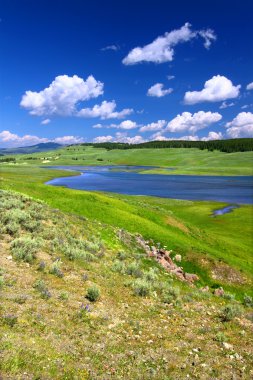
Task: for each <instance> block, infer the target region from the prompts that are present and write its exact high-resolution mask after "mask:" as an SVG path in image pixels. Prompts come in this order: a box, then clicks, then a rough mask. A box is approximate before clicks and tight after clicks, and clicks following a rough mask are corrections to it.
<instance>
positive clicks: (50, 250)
mask: <svg viewBox="0 0 253 380" xmlns="http://www.w3.org/2000/svg"><path fill="white" fill-rule="evenodd" d="M15 157H16V164H12V163H10V164H1V165H0V189H2V191H1V190H0V240H1V243H0V301H1V302H0V337H1V339H0V378H1V377H2V378H3V379H4V380H5V379H7V380H12V379H15V380H21V379H22V380H25V379H27V380H34V379H37V380H39V379H41V380H46V379H56V380H57V379H59V380H72V379H76V380H79V379H80V380H83V379H84V380H85V379H87V380H94V379H99V380H100V379H101V380H102V379H103V380H104V379H136V380H139V379H145V380H146V379H157V380H161V379H162V380H172V379H173V380H174V379H180V380H181V379H185V378H190V379H203V380H204V379H222V380H223V379H224V380H226V379H231V378H233V377H234V378H238V379H245V380H247V379H250V378H251V377H252V376H253V372H252V364H253V363H252V347H253V344H252V343H253V336H252V323H253V320H252V315H253V312H252V306H253V304H252V296H253V290H252V281H253V280H252V273H253V257H252V253H251V252H252V246H253V240H252V228H253V213H252V206H246V205H245V206H241V207H240V208H238V209H235V210H234V211H233V212H232V213H230V214H225V215H222V216H219V217H212V212H213V210H215V209H217V208H221V207H222V206H223V205H224V204H222V203H219V202H191V201H179V200H173V199H161V198H155V197H146V196H138V197H137V196H126V195H119V194H111V193H99V192H87V191H78V190H70V189H67V188H63V187H53V186H48V185H45V182H46V181H48V180H50V179H52V178H54V177H56V176H58V177H59V176H66V172H65V171H55V170H54V171H52V170H49V169H48V168H46V166H47V165H70V164H71V165H114V164H115V165H116V164H126V165H130V164H132V165H154V166H159V168H158V169H156V170H155V172H159V173H161V174H170V172H168V171H166V170H165V169H164V167H173V168H174V169H175V170H173V174H174V173H177V174H219V175H222V174H224V175H225V174H226V175H242V174H244V175H249V174H252V173H251V172H252V169H251V158H252V153H249V152H244V153H243V152H242V153H231V154H227V153H221V152H207V151H204V152H203V151H200V150H195V149H184V150H183V151H181V149H155V150H152V149H148V150H145V151H144V150H141V152H140V151H136V152H135V151H134V150H127V151H116V150H114V151H106V150H103V149H94V148H91V147H85V148H84V147H69V148H63V149H61V150H57V151H53V152H50V153H47V154H45V153H42V154H32V155H16V156H15ZM43 161H44V162H43ZM45 161H49V162H45ZM40 165H43V166H45V167H44V168H41V167H40ZM143 173H144V174H145V171H143ZM76 174H77V173H75V172H68V176H69V175H76ZM13 191H16V192H18V193H13ZM22 194H25V195H22ZM30 197H32V198H30ZM36 200H37V201H36ZM136 234H141V236H142V237H143V239H145V240H146V241H149V244H150V245H154V246H166V247H167V249H169V250H172V253H171V257H172V258H173V259H175V257H176V255H178V254H180V255H181V257H182V261H181V264H180V265H182V267H183V269H184V270H185V271H186V272H189V273H195V274H197V275H198V276H199V281H197V282H196V283H195V285H189V284H187V283H185V282H181V281H179V280H178V279H177V278H175V277H174V276H173V275H171V274H170V273H167V272H166V271H165V270H164V269H163V268H162V267H161V266H160V265H159V264H158V263H157V262H156V261H155V260H154V259H153V258H150V257H147V254H146V253H145V252H144V251H143V248H142V247H141V246H140V245H139V243H138V240H137V239H136ZM20 239H21V240H20ZM220 287H222V288H223V289H224V291H225V292H224V294H223V295H222V296H221V297H218V296H215V295H214V292H215V289H218V288H220ZM97 292H98V293H97ZM96 294H97V296H98V299H97V300H96V302H91V301H90V300H88V299H87V298H86V297H88V298H90V299H92V297H95V296H96ZM90 295H91V296H92V297H90ZM95 298H96V297H95Z"/></svg>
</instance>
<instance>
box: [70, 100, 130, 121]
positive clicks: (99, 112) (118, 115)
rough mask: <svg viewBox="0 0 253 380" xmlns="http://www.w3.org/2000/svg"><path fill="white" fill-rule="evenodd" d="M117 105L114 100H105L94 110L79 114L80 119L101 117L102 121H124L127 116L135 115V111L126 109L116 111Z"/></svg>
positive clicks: (89, 109)
mask: <svg viewBox="0 0 253 380" xmlns="http://www.w3.org/2000/svg"><path fill="white" fill-rule="evenodd" d="M116 107H117V105H116V102H115V101H114V100H112V101H111V102H107V101H106V100H104V101H103V102H102V103H101V104H96V105H95V106H94V107H92V108H83V109H81V110H80V111H79V112H78V113H77V116H79V117H91V118H93V117H100V118H101V119H102V120H105V119H122V118H124V117H125V116H127V115H130V114H131V113H133V109H130V108H124V109H123V110H122V111H119V112H118V111H116V110H115V109H116Z"/></svg>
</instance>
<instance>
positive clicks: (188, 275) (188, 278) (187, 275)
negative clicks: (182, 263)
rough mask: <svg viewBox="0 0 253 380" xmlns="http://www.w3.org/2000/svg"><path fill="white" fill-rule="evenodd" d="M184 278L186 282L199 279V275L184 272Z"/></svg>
mask: <svg viewBox="0 0 253 380" xmlns="http://www.w3.org/2000/svg"><path fill="white" fill-rule="evenodd" d="M184 278H185V279H186V281H188V282H195V281H198V280H199V277H198V276H197V275H196V274H191V273H185V274H184Z"/></svg>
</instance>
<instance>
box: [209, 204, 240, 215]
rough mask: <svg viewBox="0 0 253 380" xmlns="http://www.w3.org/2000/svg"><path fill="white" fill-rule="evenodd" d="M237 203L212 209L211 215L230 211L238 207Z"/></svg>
mask: <svg viewBox="0 0 253 380" xmlns="http://www.w3.org/2000/svg"><path fill="white" fill-rule="evenodd" d="M238 207H239V206H238V205H228V206H225V207H223V208H220V209H218V210H214V212H213V216H219V215H224V214H228V213H230V212H232V211H233V210H234V209H235V208H238Z"/></svg>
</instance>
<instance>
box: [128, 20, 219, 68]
mask: <svg viewBox="0 0 253 380" xmlns="http://www.w3.org/2000/svg"><path fill="white" fill-rule="evenodd" d="M199 36H200V37H202V38H203V39H204V46H205V47H206V48H207V49H208V48H209V47H210V45H211V42H212V41H214V40H215V39H216V36H215V34H214V32H213V30H211V29H205V30H199V31H194V30H191V25H190V24H189V23H186V24H185V25H184V26H182V27H181V28H180V29H175V30H172V31H171V32H167V33H165V34H164V35H163V36H159V37H157V38H156V39H155V40H154V41H153V42H151V43H150V44H148V45H145V46H143V47H136V48H134V49H133V50H131V51H130V52H129V53H128V55H127V56H126V57H125V58H124V59H123V64H125V65H135V64H137V63H142V62H154V63H164V62H170V61H172V60H173V59H174V47H175V46H176V45H178V44H180V43H184V42H188V41H190V40H192V39H195V38H197V37H199Z"/></svg>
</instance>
